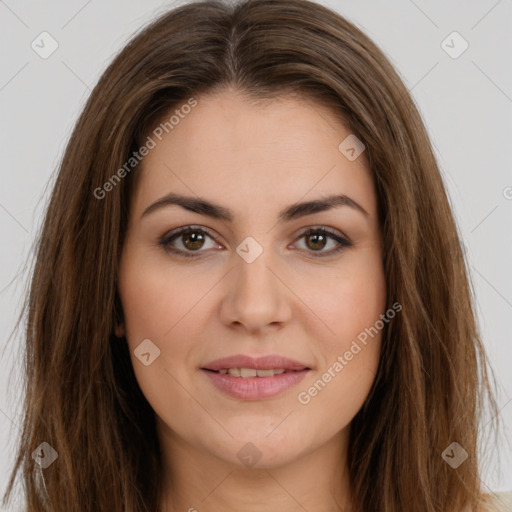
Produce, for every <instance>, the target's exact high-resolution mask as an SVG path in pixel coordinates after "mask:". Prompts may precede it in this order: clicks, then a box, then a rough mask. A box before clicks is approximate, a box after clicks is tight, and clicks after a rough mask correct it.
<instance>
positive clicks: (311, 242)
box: [305, 233, 327, 251]
mask: <svg viewBox="0 0 512 512" xmlns="http://www.w3.org/2000/svg"><path fill="white" fill-rule="evenodd" d="M305 239H306V240H307V241H306V245H307V246H308V248H309V249H313V250H315V251H317V250H322V249H323V248H324V247H325V246H326V244H327V237H326V236H325V235H322V234H318V233H313V234H310V235H306V236H305Z"/></svg>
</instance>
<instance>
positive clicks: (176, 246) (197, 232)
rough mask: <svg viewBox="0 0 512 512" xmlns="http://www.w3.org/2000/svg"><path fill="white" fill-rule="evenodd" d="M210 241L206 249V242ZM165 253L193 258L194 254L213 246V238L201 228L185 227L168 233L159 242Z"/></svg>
mask: <svg viewBox="0 0 512 512" xmlns="http://www.w3.org/2000/svg"><path fill="white" fill-rule="evenodd" d="M208 239H210V240H211V241H212V242H210V244H211V245H210V246H209V247H208V245H207V241H208ZM159 245H161V246H162V247H163V248H164V249H165V250H166V251H168V252H171V253H174V254H179V255H180V256H185V257H194V256H196V254H194V253H198V255H199V253H201V252H206V249H210V248H212V247H214V246H215V243H214V238H213V236H212V235H211V234H209V233H208V232H207V231H206V230H205V229H203V228H196V227H194V226H185V227H184V228H180V229H179V230H177V231H174V232H171V233H168V234H167V235H165V236H164V237H163V238H162V239H161V240H160V242H159ZM203 249H204V250H203Z"/></svg>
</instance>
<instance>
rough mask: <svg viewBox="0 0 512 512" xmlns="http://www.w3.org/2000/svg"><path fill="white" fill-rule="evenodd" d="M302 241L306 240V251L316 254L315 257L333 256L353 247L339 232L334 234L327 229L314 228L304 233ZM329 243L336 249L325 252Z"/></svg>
mask: <svg viewBox="0 0 512 512" xmlns="http://www.w3.org/2000/svg"><path fill="white" fill-rule="evenodd" d="M300 239H304V241H305V244H304V245H305V246H306V249H305V250H306V251H307V252H309V253H317V254H314V257H319V258H321V257H324V256H332V255H334V254H336V253H338V252H340V251H342V250H343V249H345V248H347V247H352V245H353V244H352V242H350V241H349V240H347V239H345V238H343V237H342V236H340V235H339V234H338V233H337V232H332V231H330V230H329V229H327V228H324V227H321V228H312V229H308V230H307V231H306V232H305V233H303V234H302V235H301V237H300ZM329 242H333V243H334V248H332V249H331V250H327V251H324V250H323V249H325V247H327V245H328V244H329Z"/></svg>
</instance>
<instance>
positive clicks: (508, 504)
mask: <svg viewBox="0 0 512 512" xmlns="http://www.w3.org/2000/svg"><path fill="white" fill-rule="evenodd" d="M484 499H485V501H484V507H483V512H512V491H507V492H492V493H489V494H485V496H484Z"/></svg>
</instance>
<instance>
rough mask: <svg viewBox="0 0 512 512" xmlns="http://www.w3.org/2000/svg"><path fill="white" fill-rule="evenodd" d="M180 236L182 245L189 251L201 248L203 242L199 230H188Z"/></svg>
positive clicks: (202, 236)
mask: <svg viewBox="0 0 512 512" xmlns="http://www.w3.org/2000/svg"><path fill="white" fill-rule="evenodd" d="M181 236H182V240H183V242H182V243H183V245H184V246H185V248H187V249H190V250H191V251H193V250H197V249H201V247H202V246H203V244H204V239H205V237H204V235H203V234H202V233H199V231H189V232H187V233H185V234H184V235H181Z"/></svg>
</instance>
